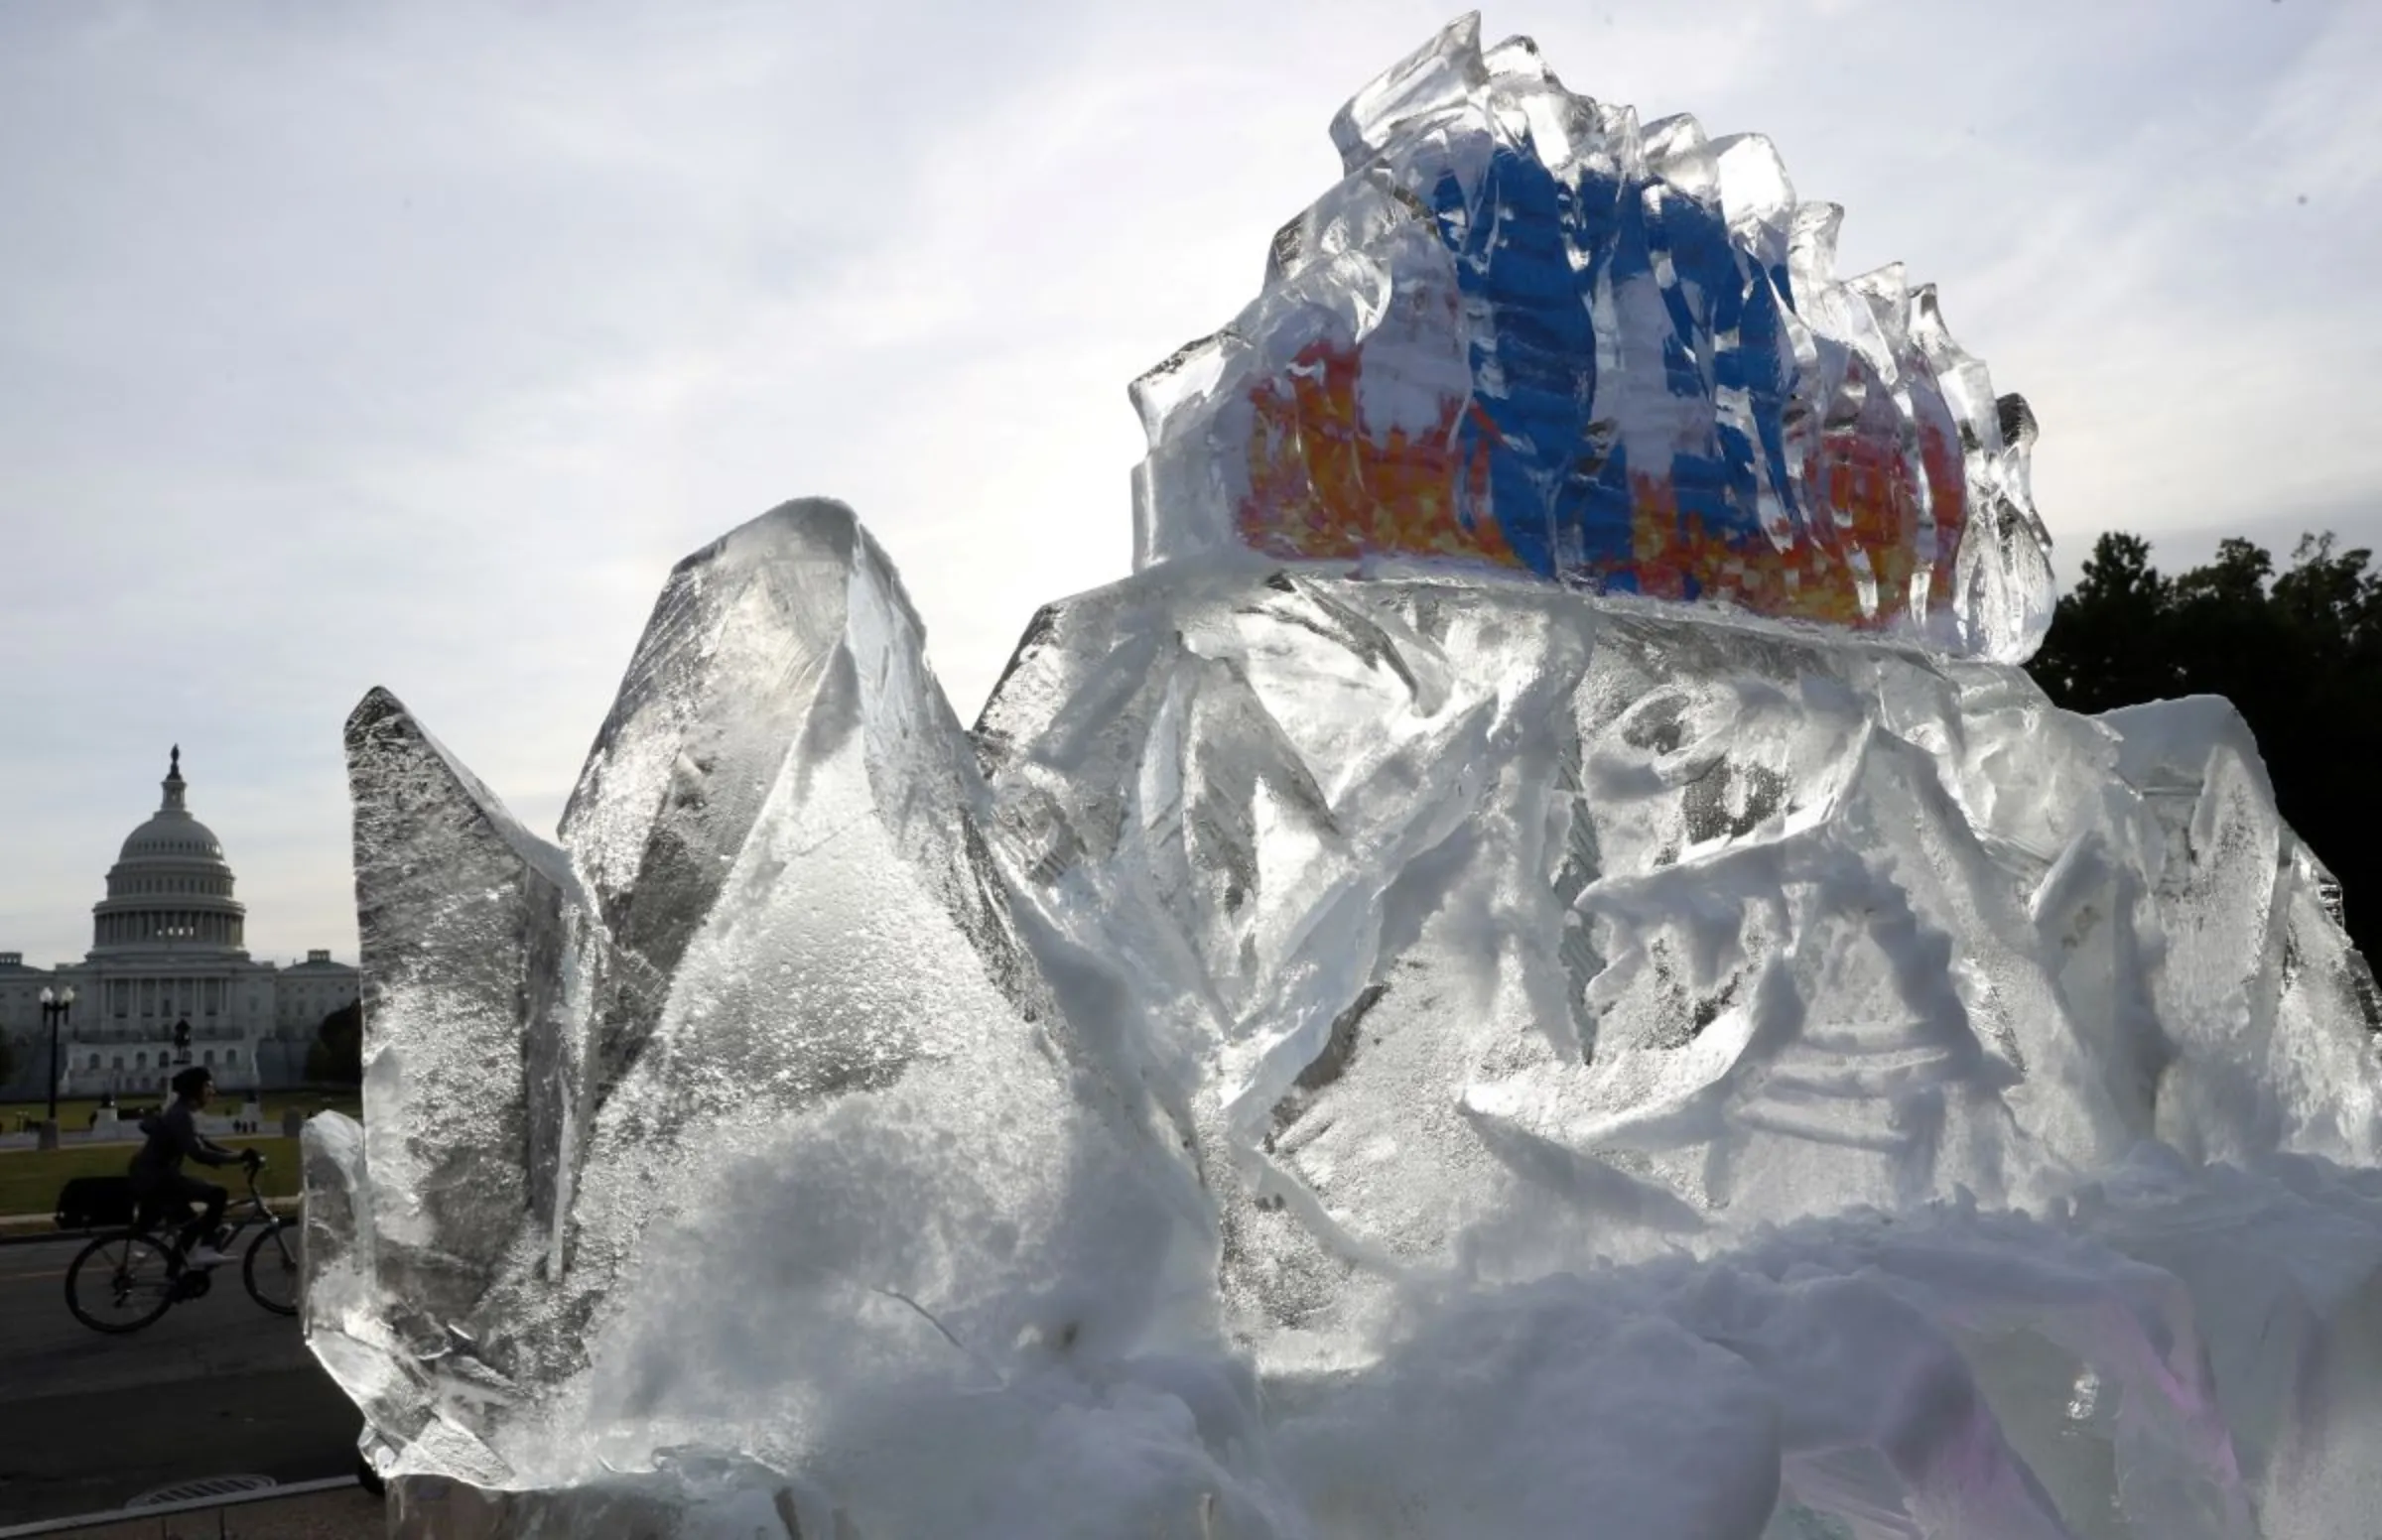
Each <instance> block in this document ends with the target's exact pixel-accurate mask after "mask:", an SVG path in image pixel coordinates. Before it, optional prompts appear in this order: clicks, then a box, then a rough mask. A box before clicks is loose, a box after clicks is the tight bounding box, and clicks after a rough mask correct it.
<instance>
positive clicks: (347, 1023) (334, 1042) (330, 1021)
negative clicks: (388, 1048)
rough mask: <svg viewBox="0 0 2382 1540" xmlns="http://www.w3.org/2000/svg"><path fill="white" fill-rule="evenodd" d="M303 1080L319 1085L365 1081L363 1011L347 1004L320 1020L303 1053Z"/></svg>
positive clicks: (352, 1004) (358, 1005) (343, 1084)
mask: <svg viewBox="0 0 2382 1540" xmlns="http://www.w3.org/2000/svg"><path fill="white" fill-rule="evenodd" d="M306 1078H307V1079H308V1080H310V1081H314V1082H316V1083H318V1084H322V1085H330V1086H360V1085H362V1084H363V1081H364V1007H363V1006H362V1005H361V1004H359V1003H357V1002H356V1001H353V1000H350V1001H348V1002H347V1003H346V1004H344V1005H342V1006H340V1007H339V1008H338V1009H337V1010H334V1011H332V1012H331V1014H330V1015H328V1016H326V1017H324V1018H323V1021H322V1024H321V1025H320V1026H318V1027H316V1028H315V1041H314V1043H313V1044H312V1045H311V1046H309V1047H308V1049H307V1051H306Z"/></svg>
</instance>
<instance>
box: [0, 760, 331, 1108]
mask: <svg viewBox="0 0 2382 1540" xmlns="http://www.w3.org/2000/svg"><path fill="white" fill-rule="evenodd" d="M164 784H165V800H164V802H163V803H162V804H161V805H160V806H159V808H158V810H157V812H156V813H155V814H153V815H151V817H150V818H149V820H148V822H147V823H144V824H142V825H141V826H140V827H139V828H138V829H135V830H134V831H133V832H132V833H131V834H128V835H126V836H125V839H124V848H123V850H122V851H121V852H120V853H119V854H118V856H117V858H116V864H115V865H114V866H113V867H111V868H110V869H109V871H108V874H107V896H106V897H105V898H102V899H101V900H100V901H99V902H98V903H96V904H94V905H92V906H91V950H90V951H89V953H87V954H86V955H85V956H84V958H83V961H82V962H69V963H61V964H59V965H58V966H56V967H49V968H42V967H28V966H26V965H25V960H24V957H23V955H22V954H20V953H15V952H0V1036H5V1037H6V1038H7V1039H8V1041H9V1045H10V1047H11V1048H12V1049H14V1050H15V1053H14V1058H15V1061H16V1070H15V1074H14V1075H13V1076H12V1077H11V1078H10V1082H9V1084H8V1085H7V1086H6V1087H5V1088H0V1089H4V1090H5V1091H6V1092H7V1093H8V1094H10V1095H12V1096H19V1097H23V1096H40V1095H44V1094H46V1091H47V1087H46V1080H47V1077H48V1075H49V1071H50V1029H49V1024H48V1022H47V1020H46V1019H45V1017H44V1016H43V1014H42V991H43V990H45V989H47V990H49V991H50V992H51V995H52V997H53V998H54V999H63V998H64V997H65V995H66V991H67V990H69V989H71V990H72V991H73V992H74V998H73V1004H72V1006H71V1007H70V1008H69V1010H68V1012H67V1014H66V1025H65V1027H64V1029H63V1030H62V1031H61V1033H60V1035H59V1070H60V1086H59V1091H60V1093H61V1094H62V1095H69V1096H93V1095H98V1094H100V1093H101V1092H104V1091H113V1092H115V1093H116V1094H117V1095H118V1096H135V1097H142V1098H146V1097H151V1096H154V1095H156V1094H158V1093H159V1092H160V1091H162V1089H163V1088H164V1085H165V1083H166V1081H167V1080H168V1079H169V1078H170V1077H171V1076H172V1075H173V1073H174V1071H175V1070H176V1069H178V1068H179V1067H180V1066H179V1065H178V1064H177V1063H176V1061H177V1059H180V1058H181V1055H180V1053H179V1052H178V1051H177V1048H176V1042H175V1040H176V1036H177V1033H176V1030H175V1029H176V1028H177V1026H180V1025H184V1024H187V1025H188V1026H189V1028H190V1033H189V1040H190V1042H189V1050H188V1054H189V1057H188V1058H187V1059H185V1060H183V1061H182V1062H183V1063H188V1064H196V1065H204V1066H207V1067H208V1068H211V1069H212V1070H213V1071H214V1072H215V1083H216V1085H217V1086H219V1087H221V1088H222V1089H223V1090H225V1091H252V1090H259V1089H262V1090H272V1089H274V1088H277V1087H282V1086H288V1085H293V1084H295V1083H297V1082H298V1081H300V1080H302V1079H303V1078H304V1077H305V1074H306V1056H307V1050H308V1048H309V1047H311V1046H312V1045H313V1044H314V1042H315V1041H316V1029H317V1028H318V1027H319V1026H321V1024H322V1021H323V1018H324V1017H325V1016H327V1015H329V1014H330V1013H331V1012H332V1011H334V1010H337V1009H338V1008H339V1007H340V1006H342V1005H345V1004H347V1003H348V1002H349V1001H351V1000H353V999H354V998H355V997H356V989H357V979H358V975H357V972H356V970H355V969H354V968H353V967H350V966H349V965H347V964H346V963H344V962H332V961H331V954H330V953H328V952H310V953H308V954H307V956H306V961H305V962H299V963H295V964H293V965H291V966H287V967H283V966H277V965H276V964H274V963H271V962H256V961H254V960H252V959H251V958H250V957H249V956H248V953H247V950H246V947H247V937H246V935H245V929H246V925H247V918H246V911H245V910H244V909H243V908H242V907H241V906H240V904H239V902H238V901H237V900H235V899H234V898H233V897H232V875H231V867H230V866H229V865H228V864H227V863H226V862H225V861H224V859H223V845H222V842H221V841H220V840H218V839H217V838H216V837H215V835H214V832H213V831H212V830H210V829H208V828H207V827H206V826H205V825H204V824H201V823H199V821H198V820H197V819H196V818H193V817H192V816H191V812H190V809H189V807H188V806H187V796H188V789H189V788H188V783H186V782H185V781H184V780H183V777H182V750H181V748H180V747H179V746H177V747H176V749H175V750H174V755H173V759H172V762H171V765H170V767H169V768H168V770H167V772H166V779H165V783H164Z"/></svg>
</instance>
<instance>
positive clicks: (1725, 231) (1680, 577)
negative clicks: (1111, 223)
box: [1133, 16, 2051, 662]
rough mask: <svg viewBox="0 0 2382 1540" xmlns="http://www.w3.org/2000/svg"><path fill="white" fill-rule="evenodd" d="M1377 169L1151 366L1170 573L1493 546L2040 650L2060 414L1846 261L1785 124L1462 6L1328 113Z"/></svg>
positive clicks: (1832, 216)
mask: <svg viewBox="0 0 2382 1540" xmlns="http://www.w3.org/2000/svg"><path fill="white" fill-rule="evenodd" d="M1332 138H1333V141H1334V142H1335V144H1336V145H1337V146H1338V147H1339V150H1340V154H1341V158H1342V161H1343V163H1344V165H1345V167H1346V170H1347V173H1348V175H1347V178H1346V180H1345V181H1343V182H1341V183H1340V185H1339V186H1338V187H1335V188H1334V189H1332V190H1331V191H1330V192H1327V193H1325V194H1324V195H1323V197H1322V198H1320V199H1318V200H1317V201H1316V203H1315V205H1314V206H1313V207H1311V208H1309V209H1308V210H1307V211H1306V212H1305V213H1304V214H1302V215H1300V216H1299V217H1298V218H1297V219H1294V220H1292V221H1291V222H1290V223H1289V224H1287V225H1285V226H1284V227H1283V228H1282V231H1281V233H1280V234H1279V235H1277V236H1276V237H1275V238H1274V242H1273V249H1272V252H1271V254H1270V256H1269V258H1268V261H1267V263H1266V272H1265V288H1264V291H1263V293H1262V294H1260V295H1259V296H1258V298H1257V301H1256V302H1255V303H1254V304H1253V305H1251V306H1250V308H1249V309H1248V310H1246V311H1244V312H1243V313H1242V315H1241V316H1240V317H1239V318H1238V319H1237V320H1235V321H1233V322H1232V324H1230V325H1229V326H1227V327H1225V328H1224V329H1223V330H1222V331H1219V332H1217V333H1216V334H1215V335H1213V336H1210V337H1207V338H1204V339H1202V340H1200V341H1198V342H1194V343H1192V344H1190V345H1189V346H1186V347H1184V348H1182V349H1180V350H1178V351H1177V352H1176V353H1175V354H1174V356H1172V357H1171V358H1169V359H1167V360H1166V361H1165V362H1164V363H1163V364H1161V365H1159V366H1158V367H1157V368H1156V369H1154V370H1152V371H1151V372H1150V373H1148V374H1147V375H1144V376H1143V377H1142V378H1141V379H1139V380H1137V381H1135V382H1134V386H1133V398H1134V402H1135V404H1136V405H1137V406H1138V407H1139V409H1140V412H1141V418H1142V423H1143V426H1144V427H1145V428H1146V429H1147V431H1148V434H1149V457H1148V458H1147V460H1145V461H1144V462H1143V464H1142V466H1141V469H1140V472H1139V475H1138V477H1137V479H1136V482H1135V516H1136V527H1137V539H1136V550H1137V554H1138V560H1139V562H1140V564H1141V565H1144V566H1146V565H1148V564H1149V563H1152V562H1159V561H1165V560H1168V559H1170V558H1174V557H1178V556H1182V555H1184V554H1186V553H1191V552H1200V551H1213V550H1218V549H1222V548H1227V547H1232V546H1239V545H1247V546H1249V547H1251V548H1253V549H1255V550H1256V551H1258V552H1260V553H1263V554H1264V555H1267V556H1271V557H1276V558H1290V559H1300V558H1306V559H1326V560H1346V559H1352V558H1391V559H1395V558H1425V559H1435V560H1442V561H1444V560H1445V559H1448V558H1464V559H1470V560H1472V561H1474V562H1478V563H1481V564H1485V565H1493V566H1499V567H1508V568H1516V569H1521V570H1522V571H1525V572H1529V573H1534V574H1536V575H1538V576H1540V577H1552V578H1557V579H1560V580H1561V581H1563V582H1564V583H1566V584H1567V585H1571V586H1575V587H1580V588H1584V589H1586V590H1588V591H1590V592H1600V593H1643V594H1648V595H1651V596H1654V597H1659V598H1666V599H1696V598H1704V599H1710V600H1716V601H1721V602H1725V603H1729V604H1732V605H1735V606H1737V607H1740V608H1744V609H1748V610H1752V611H1754V612H1756V613H1759V614H1765V615H1775V616H1784V617H1792V618H1798V619H1808V620H1815V621H1823V622H1827V623H1831V624H1837V625H1845V626H1852V627H1856V628H1861V629H1892V630H1900V631H1908V632H1911V633H1914V634H1917V635H1919V636H1923V637H1925V638H1927V639H1928V640H1930V641H1932V642H1934V643H1936V644H1937V645H1939V646H1942V647H1945V648H1948V649H1950V650H1953V651H1956V652H1962V653H1968V654H1974V655H1982V656H1987V657H1993V658H1999V659H2001V660H2003V661H2005V662H2017V661H2019V660H2021V659H2024V658H2025V657H2026V656H2028V655H2029V654H2030V653H2032V652H2033V651H2034V650H2035V646H2036V644H2037V643H2038V642H2039V641H2041V639H2042V636H2043V632H2044V629H2045V628H2046V627H2047V626H2048V625H2049V624H2050V623H2051V566H2050V562H2049V559H2048V556H2047V554H2046V553H2047V551H2048V548H2049V545H2050V538H2049V536H2048V535H2047V534H2046V533H2045V531H2044V528H2043V524H2042V522H2041V521H2040V520H2039V519H2038V518H2037V517H2036V515H2035V512H2034V507H2033V504H2032V501H2031V495H2030V492H2029V489H2028V476H2027V461H2028V454H2029V447H2030V445H2031V444H2032V442H2033V438H2034V432H2035V429H2034V421H2033V418H2032V416H2031V414H2030V413H2029V412H2028V410H2027V406H2026V403H2025V402H2024V401H2023V400H2021V399H2020V398H2019V397H2017V396H2006V397H2003V398H2002V399H2001V400H2000V401H1999V402H1998V403H1997V402H1996V400H1995V399H1994V396H1993V392H1992V387H1991V385H1990V384H1989V383H1988V381H1987V377H1986V373H1985V366H1984V364H1982V363H1981V362H1979V361H1978V360H1977V359H1975V358H1972V357H1970V356H1969V355H1968V354H1967V353H1965V352H1963V351H1962V350H1961V349H1960V347H1959V345H1958V344H1957V343H1955V342H1954V341H1953V340H1952V336H1951V333H1950V331H1949V330H1948V329H1947V328H1946V327H1945V325H1944V321H1943V317H1942V315H1941V313H1940V311H1939V310H1938V308H1937V305H1936V301H1935V292H1934V290H1933V288H1932V287H1931V286H1922V287H1919V288H1918V289H1913V288H1912V287H1911V286H1910V284H1909V283H1908V282H1907V281H1906V280H1905V278H1904V275H1903V271H1902V269H1901V267H1900V266H1899V265H1898V266H1893V267H1887V268H1882V269H1880V270H1878V271H1877V272H1874V273H1867V274H1863V275H1861V276H1859V277H1854V278H1844V279H1840V278H1838V277H1837V275H1836V272H1835V249H1836V228H1837V224H1838V222H1839V220H1840V219H1841V218H1842V216H1843V210H1842V209H1840V208H1838V207H1836V206H1835V205H1834V204H1830V203H1798V202H1796V201H1795V196H1794V192H1793V189H1792V187H1791V186H1790V185H1789V184H1788V182H1787V172H1786V168H1785V166H1784V165H1783V164H1782V163H1781V162H1780V159H1779V156H1778V153H1777V151H1775V150H1774V149H1773V148H1772V147H1771V145H1770V142H1769V141H1768V140H1765V139H1763V138H1761V137H1760V136H1758V135H1753V134H1739V135H1732V136H1730V137H1727V138H1722V139H1707V138H1706V137H1705V134H1704V131H1703V130H1702V128H1700V127H1699V126H1698V125H1697V124H1696V121H1695V120H1694V119H1693V118H1691V117H1686V116H1679V117H1670V118H1664V119H1661V120H1660V121H1658V122H1654V123H1651V124H1647V125H1645V126H1643V127H1641V125H1640V124H1639V122H1638V117H1637V114H1636V112H1635V111H1633V110H1632V109H1631V108H1628V107H1617V106H1611V105H1607V104H1604V103H1600V102H1596V101H1592V100H1590V99H1588V98H1587V97H1584V96H1578V95H1574V94H1573V93H1572V92H1570V91H1567V90H1565V89H1564V88H1563V86H1562V84H1561V83H1560V82H1559V81H1558V80H1556V78H1555V76H1554V75H1553V73H1552V72H1551V71H1550V70H1549V69H1548V68H1547V67H1546V65H1545V64H1544V63H1543V62H1542V61H1541V60H1540V59H1539V57H1538V52H1537V50H1536V48H1535V47H1534V46H1533V45H1532V44H1531V43H1530V42H1529V41H1528V40H1527V39H1523V38H1517V39H1513V40H1510V41H1508V42H1507V43H1504V44H1502V45H1500V46H1499V47H1497V48H1496V49H1494V50H1492V51H1490V52H1489V53H1488V54H1487V55H1486V56H1484V55H1483V54H1482V52H1481V48H1480V21H1479V18H1478V17H1477V16H1465V17H1463V18H1462V19H1460V20H1458V21H1457V22H1455V23H1454V24H1453V25H1451V26H1450V27H1448V28H1447V30H1446V31H1444V32H1442V33H1441V34H1440V35H1439V36H1438V37H1437V38H1435V39H1433V40H1432V42H1431V43H1430V44H1429V45H1428V46H1427V47H1425V48H1424V49H1422V50H1421V51H1419V52H1418V53H1416V54H1415V55H1414V56H1413V57H1412V58H1410V59H1408V60H1406V61H1405V62H1404V63H1402V64H1399V65H1397V67H1395V68H1394V69H1392V70H1390V71H1389V73H1388V74H1386V75H1384V76H1383V77H1382V78H1381V79H1380V80H1378V81H1376V82H1374V83H1373V84H1372V85H1370V86H1368V87H1366V88H1365V89H1364V90H1362V91H1360V92H1358V93H1357V96H1356V99H1355V100H1353V101H1351V102H1350V103H1349V104H1348V106H1347V107H1345V108H1343V109H1342V110H1341V113H1340V115H1339V117H1338V118H1337V119H1336V120H1335V121H1334V122H1333V124H1332Z"/></svg>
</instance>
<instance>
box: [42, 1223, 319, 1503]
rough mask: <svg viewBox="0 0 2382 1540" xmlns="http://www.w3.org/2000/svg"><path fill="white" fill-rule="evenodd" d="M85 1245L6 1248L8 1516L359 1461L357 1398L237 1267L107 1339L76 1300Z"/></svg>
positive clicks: (293, 1475) (315, 1471) (309, 1473)
mask: <svg viewBox="0 0 2382 1540" xmlns="http://www.w3.org/2000/svg"><path fill="white" fill-rule="evenodd" d="M81 1244H82V1237H80V1236H73V1237H69V1238H67V1239H66V1240H65V1241H64V1242H62V1243H57V1244H43V1245H21V1246H20V1245H11V1246H0V1525H9V1524H19V1523H25V1522H28V1521H31V1520H33V1519H40V1518H52V1517H58V1516H61V1515H65V1514H68V1513H88V1512H95V1511H98V1510H100V1509H104V1508H113V1507H117V1506H120V1505H121V1504H122V1503H123V1502H124V1501H125V1500H126V1499H128V1498H131V1497H135V1496H138V1495H140V1494H141V1493H143V1492H147V1491H152V1490H155V1489H156V1488H158V1487H160V1486H166V1485H170V1484H173V1483H175V1482H179V1481H188V1480H196V1479H199V1478H200V1477H203V1476H272V1477H274V1478H275V1479H276V1480H281V1481H303V1480H313V1479H318V1478H321V1477H324V1476H345V1475H348V1474H349V1473H351V1472H352V1471H353V1470H354V1469H355V1435H356V1430H357V1428H358V1427H360V1426H361V1424H360V1422H359V1421H358V1419H357V1417H356V1414H355V1409H354V1407H352V1406H351V1405H349V1404H348V1401H347V1398H346V1397H345V1396H344V1395H342V1394H340V1393H339V1391H338V1389H337V1388H336V1387H335V1386H333V1385H332V1384H331V1380H330V1378H329V1377H328V1376H327V1375H325V1374H324V1372H323V1370H322V1369H321V1368H320V1367H318V1366H317V1365H316V1363H315V1360H314V1358H313V1356H312V1355H311V1354H310V1353H308V1352H307V1350H306V1348H305V1346H304V1344H303V1343H301V1341H300V1340H299V1336H298V1323H297V1322H296V1321H295V1320H294V1319H292V1318H290V1317H287V1316H275V1315H270V1314H268V1313H266V1312H265V1311H264V1310H263V1309H261V1308H259V1307H258V1305H257V1303H256V1301H254V1300H252V1299H250V1298H249V1297H248V1294H247V1291H246V1290H244V1289H242V1288H241V1287H240V1280H239V1271H238V1269H237V1268H236V1267H226V1268H222V1269H219V1270H218V1271H217V1272H216V1274H215V1283H214V1287H213V1289H212V1290H211V1291H210V1292H209V1293H208V1294H207V1296H206V1297H205V1298H204V1299H200V1300H194V1301H191V1302H190V1303H188V1304H183V1305H177V1306H175V1307H174V1309H172V1310H170V1311H168V1312H167V1313H166V1315H165V1318H164V1319H163V1320H161V1321H159V1322H158V1323H157V1324H156V1325H154V1326H152V1327H150V1328H149V1329H148V1330H147V1331H144V1332H138V1333H135V1334H133V1335H132V1336H130V1337H103V1336H101V1335H100V1334H98V1333H96V1332H93V1331H91V1330H90V1329H88V1328H87V1327H84V1326H83V1325H82V1324H81V1323H79V1322H77V1321H76V1320H75V1319H74V1318H73V1317H72V1316H70V1315H68V1314H67V1313H66V1289H65V1284H66V1264H67V1263H68V1262H71V1261H72V1260H73V1259H74V1253H75V1251H76V1250H78V1249H79V1248H80V1246H81Z"/></svg>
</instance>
